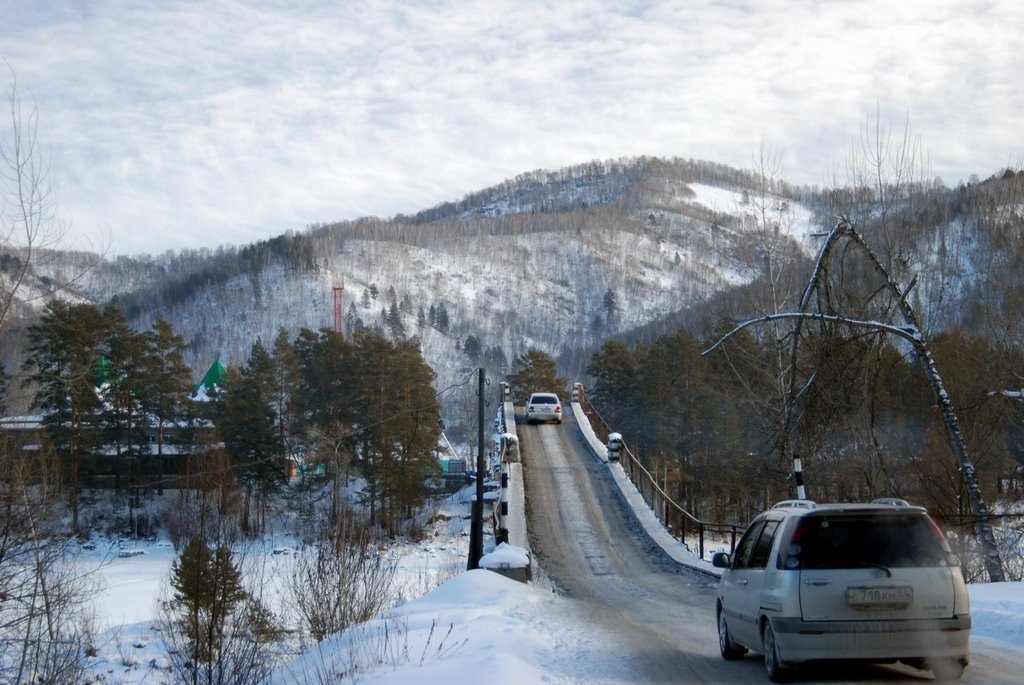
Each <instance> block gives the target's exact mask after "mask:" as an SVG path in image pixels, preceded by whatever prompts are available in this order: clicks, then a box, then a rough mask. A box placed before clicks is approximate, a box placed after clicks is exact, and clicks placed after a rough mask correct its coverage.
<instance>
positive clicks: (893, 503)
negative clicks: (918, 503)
mask: <svg viewBox="0 0 1024 685" xmlns="http://www.w3.org/2000/svg"><path fill="white" fill-rule="evenodd" d="M871 503H872V504H886V505H888V506H890V507H912V506H914V505H912V504H911V503H910V502H908V501H907V500H905V499H900V498H899V497H878V498H877V499H873V500H871Z"/></svg>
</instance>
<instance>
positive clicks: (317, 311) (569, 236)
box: [6, 157, 1024, 406]
mask: <svg viewBox="0 0 1024 685" xmlns="http://www.w3.org/2000/svg"><path fill="white" fill-rule="evenodd" d="M1019 180H1020V179H1019V178H1018V176H1016V175H1014V174H1013V172H1006V173H1005V174H1002V175H1000V176H999V177H993V178H991V179H989V180H987V181H985V182H982V183H977V184H972V185H969V186H960V187H958V188H953V189H951V188H947V187H945V186H943V185H942V184H941V183H939V182H934V183H931V184H922V185H919V186H918V187H916V189H915V192H914V194H913V196H912V199H913V203H910V202H909V201H905V202H904V206H903V207H902V209H901V213H900V217H901V218H900V221H902V222H904V223H905V225H904V226H903V228H901V229H900V230H901V231H902V233H901V234H900V236H899V241H900V246H899V247H897V248H896V249H895V251H894V252H893V254H894V255H896V258H897V259H899V260H903V261H904V262H905V263H906V264H907V267H908V269H912V270H913V272H914V274H916V276H917V281H916V283H915V288H914V290H913V291H912V295H913V297H914V298H915V302H917V303H918V304H919V305H920V306H921V308H922V310H923V311H924V312H925V313H926V315H925V319H926V320H927V321H928V324H929V326H932V327H936V328H937V329H939V330H944V329H947V328H949V327H950V326H953V325H957V324H962V325H965V326H969V327H972V328H974V329H978V330H981V329H989V330H992V329H993V328H999V329H1000V331H1001V332H1002V333H1006V334H1012V335H1014V336H1016V338H1017V339H1018V340H1019V339H1020V336H1021V335H1022V331H1021V330H1020V328H1021V327H1022V325H1024V324H1021V323H1020V322H1016V323H1015V322H1009V321H1003V322H998V321H995V320H994V319H993V317H992V316H991V311H992V310H991V308H990V307H987V306H985V307H983V306H981V305H980V304H978V305H976V304H975V303H976V302H979V303H980V302H982V301H984V302H986V303H991V301H992V298H995V297H999V298H1003V299H1004V300H1006V302H1007V306H1009V305H1010V300H1012V299H1013V298H1014V297H1019V293H1020V292H1024V290H1022V289H1021V288H1018V287H1015V286H1016V278H1017V277H1016V276H1015V274H1019V273H1020V272H1021V271H1020V269H1019V268H1015V267H1017V266H1019V263H1020V262H1019V257H1020V255H1019V254H1018V253H1019V250H1020V248H1019V247H1018V245H1019V243H1020V240H1019V236H1018V237H1017V238H1016V239H1014V237H1013V235H1012V230H1019V228H1017V229H1012V228H1007V227H1008V226H1015V225H1017V224H1013V222H1012V221H1009V220H1008V219H1007V217H1011V218H1012V217H1013V216H1017V217H1018V219H1017V222H1018V224H1019V214H1017V215H1014V214H1012V212H1011V213H1009V214H1008V213H1007V212H1008V211H1009V210H1008V208H1012V207H1013V195H1012V193H1013V192H1015V190H1014V189H1015V188H1017V187H1018V186H1019ZM861 194H863V193H862V191H861V190H859V189H840V190H827V191H825V190H820V189H817V188H807V187H800V188H797V187H792V186H790V185H788V184H786V183H785V182H784V181H781V180H779V179H777V178H772V177H770V176H769V175H766V174H764V173H757V172H750V171H741V170H737V169H732V168H728V167H724V166H722V165H718V164H714V163H710V162H702V161H694V160H682V159H672V160H666V159H656V158H647V157H643V158H632V159H622V160H613V161H605V162H598V161H595V162H590V163H587V164H582V165H579V166H575V167H570V168H566V169H561V170H558V171H553V172H548V171H535V172H531V173H527V174H523V175H521V176H519V177H517V178H515V179H512V180H509V181H506V182H504V183H502V184H499V185H497V186H495V187H492V188H488V189H484V190H481V191H479V192H476V193H473V194H471V195H468V196H466V197H465V198H463V199H462V200H460V201H458V202H451V203H445V204H442V205H439V206H437V207H434V208H431V209H427V210H424V211H423V212H420V213H419V214H416V215H415V216H397V217H394V218H391V219H382V218H373V217H369V218H363V219H359V220H355V221H346V222H340V223H334V224H321V225H316V226H312V227H310V228H309V229H307V230H306V231H304V232H301V233H291V232H290V233H287V234H283V235H281V236H279V237H277V238H274V239H271V240H267V241H262V242H259V243H255V244H252V245H248V246H239V247H235V246H222V247H220V248H217V249H216V250H208V249H203V250H195V251H184V252H181V253H176V254H171V253H168V254H164V255H160V256H149V255H142V256H136V257H118V258H116V259H113V260H100V261H99V262H98V263H97V264H95V265H92V268H90V269H87V270H85V273H84V275H83V276H80V277H78V278H76V279H75V280H73V281H72V284H71V287H70V288H68V289H66V290H64V291H63V292H62V296H65V297H69V298H77V299H81V300H84V301H93V302H96V303H106V302H109V301H111V300H114V301H115V302H116V303H117V304H118V305H119V306H120V307H121V308H122V309H123V311H124V312H125V313H126V316H127V317H128V319H129V321H131V322H132V323H133V324H134V325H135V326H137V327H138V328H139V329H145V328H148V327H149V326H150V325H151V324H152V323H153V321H154V320H156V319H157V318H161V317H162V318H164V319H166V320H167V321H169V322H170V323H171V324H172V326H173V328H174V330H175V331H176V332H178V333H179V334H180V335H182V336H183V337H184V338H185V340H186V341H188V342H189V343H190V344H191V351H190V352H189V356H188V358H187V361H188V362H189V363H190V364H191V365H192V366H193V368H194V370H195V373H196V377H197V379H198V377H199V376H200V375H201V374H202V373H203V371H204V370H205V369H206V367H207V366H209V364H210V363H211V362H212V361H213V360H214V359H217V358H219V359H220V360H221V361H222V362H224V363H225V364H231V363H240V362H241V361H242V360H244V359H245V356H246V354H247V353H248V351H249V349H250V347H251V345H252V343H253V342H254V340H256V339H257V338H261V339H262V340H263V341H265V342H266V341H270V340H272V339H273V338H274V337H275V335H276V334H277V332H278V330H279V329H280V328H282V327H283V328H285V329H286V330H287V331H288V332H289V333H290V334H292V335H294V334H295V333H296V332H297V331H298V330H299V329H300V328H301V327H308V328H312V329H316V328H320V327H333V325H334V302H333V290H332V289H333V288H334V287H337V286H340V287H343V288H344V291H343V312H344V322H343V326H344V329H345V330H346V331H347V332H352V331H353V330H355V329H357V328H360V327H370V328H375V329H379V330H380V331H383V332H385V333H386V334H388V335H389V336H391V337H393V338H396V339H397V338H406V339H408V338H414V337H415V338H417V339H418V340H419V342H420V345H421V346H422V349H423V353H424V356H425V358H426V359H427V361H428V362H429V363H430V364H431V365H432V366H433V367H434V368H435V369H436V371H437V372H438V375H439V380H438V386H439V387H440V388H444V387H447V386H449V385H451V384H453V383H456V382H458V381H460V380H461V379H462V378H463V376H464V375H465V373H466V371H467V370H468V369H470V368H474V367H476V366H480V365H484V366H486V367H488V368H489V369H490V370H491V373H492V374H493V375H495V376H497V375H499V374H504V373H505V372H507V371H508V368H509V363H510V360H513V359H514V358H515V356H516V355H518V354H520V353H522V352H523V351H525V350H527V349H529V348H531V347H537V348H540V349H543V350H545V351H547V352H549V353H551V354H553V355H558V356H560V357H561V359H562V360H563V362H564V366H565V368H564V369H563V371H564V372H565V373H566V374H567V375H568V376H570V377H571V378H581V377H582V376H583V375H584V372H585V367H586V364H587V360H588V358H589V356H588V355H589V353H581V352H580V351H582V350H593V349H595V348H596V347H597V346H598V345H599V344H600V343H601V342H602V341H603V340H604V339H606V338H608V337H613V336H622V337H624V338H626V339H629V338H631V337H633V338H636V337H638V336H639V337H642V336H644V335H648V336H652V335H657V334H660V333H662V332H665V331H667V330H669V329H670V328H671V327H673V326H675V325H676V323H677V322H678V323H682V324H684V325H686V326H687V327H689V328H690V329H691V330H693V331H695V332H697V333H698V334H702V333H705V332H706V331H708V330H710V328H711V327H712V326H714V325H715V324H716V323H717V322H718V321H720V320H722V319H737V318H743V317H744V316H747V315H752V314H757V313H759V312H762V311H764V309H765V306H764V298H763V295H764V294H765V292H766V288H768V287H770V289H771V291H772V292H773V293H774V297H776V305H778V306H782V305H783V304H784V303H785V302H786V301H792V298H793V293H794V292H795V291H798V290H799V287H800V284H801V280H802V279H803V278H805V277H806V274H807V273H808V271H809V269H810V264H811V259H812V258H813V256H814V254H815V251H816V249H817V245H818V244H819V241H820V239H817V238H815V237H813V236H814V235H815V234H819V233H821V232H822V231H823V230H827V229H828V228H829V227H830V226H831V225H832V224H833V223H834V220H835V215H836V211H837V207H838V206H840V205H842V206H847V207H852V206H855V205H856V201H858V200H861V199H862V198H860V195H861ZM906 197H910V196H906ZM901 201H902V200H901ZM1018 201H1019V198H1018ZM862 204H863V203H862ZM911 204H912V206H911ZM904 210H906V211H904ZM873 211H875V210H874V209H870V208H867V209H864V214H863V215H862V216H861V217H855V218H863V219H864V223H865V225H866V229H867V230H868V234H869V235H870V224H872V222H873V221H874V220H875V218H877V217H876V214H872V212H873ZM890 211H895V209H892V208H890ZM911 218H912V219H913V220H914V223H913V225H912V226H911V225H910V219H911ZM1007 231H1010V232H1009V233H1007ZM16 258H17V255H16V253H12V254H10V255H8V257H7V259H16ZM93 259H94V258H93V257H91V256H89V255H82V254H66V253H52V254H49V255H48V258H47V259H45V260H39V261H38V262H37V264H36V265H35V273H34V275H35V279H36V280H35V283H37V284H39V286H40V287H39V288H38V289H35V290H34V292H35V295H36V297H37V298H38V299H37V303H38V302H39V301H42V300H43V299H45V297H44V296H43V291H44V290H45V286H46V285H47V284H53V285H56V284H61V283H64V282H65V281H68V280H70V279H71V278H72V275H74V274H80V273H82V271H83V268H82V267H83V266H86V265H90V264H91V261H90V260H93ZM663 322H668V323H663ZM1010 329H1013V330H1012V331H1011V330H1010ZM645 331H646V333H645ZM993 332H994V331H993ZM12 334H16V332H15V333H12ZM17 349H18V346H17V344H16V343H12V341H8V344H7V346H6V356H7V359H8V362H7V368H9V369H13V368H17V366H18V364H19V360H18V353H17ZM449 406H450V398H449Z"/></svg>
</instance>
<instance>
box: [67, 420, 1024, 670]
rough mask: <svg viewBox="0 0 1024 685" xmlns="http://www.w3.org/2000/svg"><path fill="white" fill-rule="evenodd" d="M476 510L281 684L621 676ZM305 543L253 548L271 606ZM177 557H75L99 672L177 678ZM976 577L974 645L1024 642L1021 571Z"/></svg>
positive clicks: (464, 513)
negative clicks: (169, 610) (170, 621)
mask: <svg viewBox="0 0 1024 685" xmlns="http://www.w3.org/2000/svg"><path fill="white" fill-rule="evenodd" d="M588 427H589V426H584V434H585V435H586V433H587V431H586V428H588ZM588 437H589V436H588ZM595 440H596V438H595ZM611 468H612V472H613V476H614V477H615V479H616V480H617V481H618V482H619V484H620V487H622V488H623V492H624V493H625V494H626V500H627V501H628V502H629V503H630V506H632V507H633V509H634V510H635V511H636V512H637V515H638V517H639V518H640V520H641V522H642V524H643V526H644V528H645V529H647V530H648V532H649V534H651V536H652V537H653V538H654V539H655V541H656V542H657V543H658V544H659V545H661V546H662V547H663V548H665V549H666V551H667V552H669V554H670V556H672V557H673V558H675V559H676V560H677V561H679V562H680V563H683V564H688V565H693V566H696V567H699V568H700V569H701V570H702V571H705V572H714V569H712V568H711V566H710V564H708V563H707V562H706V561H704V560H699V559H697V558H696V557H694V556H693V555H692V554H691V553H690V552H689V551H688V550H687V549H686V547H684V546H683V545H682V544H681V543H679V542H678V541H676V540H675V539H674V538H672V537H671V536H670V535H668V534H667V533H666V532H665V531H664V529H661V530H659V529H658V528H659V525H658V524H657V521H656V519H654V516H653V513H652V512H651V510H650V509H649V508H648V507H647V506H646V505H645V504H644V503H643V500H642V499H641V498H640V497H639V496H638V495H637V496H631V493H630V492H629V489H630V488H632V489H633V490H634V491H635V488H633V486H632V484H631V483H629V481H628V480H625V476H624V474H622V470H621V467H620V466H619V465H618V464H613V465H612V467H611ZM469 512H470V492H469V491H468V490H463V491H462V492H460V493H457V494H456V495H453V496H452V497H450V498H447V499H446V500H445V501H444V502H442V503H441V504H440V505H439V506H438V508H437V511H436V514H437V515H436V516H435V517H434V518H435V523H434V524H433V526H432V527H431V528H429V529H428V531H427V536H426V538H425V539H424V540H423V541H421V542H419V543H408V542H407V543H404V544H398V545H396V546H395V548H394V550H393V551H394V554H395V555H396V558H397V572H396V575H395V596H396V599H397V602H398V603H397V606H396V607H395V608H393V609H391V610H390V611H387V612H385V613H383V614H382V615H381V616H379V617H378V618H376V619H375V620H373V621H370V622H369V623H367V624H365V625H363V626H361V627H359V628H358V629H353V630H350V631H348V632H347V633H346V634H345V635H343V636H337V637H334V638H328V639H327V640H325V641H324V642H322V643H321V644H319V645H311V646H307V648H306V649H305V650H303V651H300V650H299V649H297V647H296V646H292V647H291V651H290V652H286V653H284V654H282V658H281V665H280V666H279V667H278V669H277V670H276V671H275V674H274V678H273V681H272V682H274V683H275V684H277V685H306V684H319V683H327V682H330V683H345V682H364V683H381V684H391V683H393V684H395V685H398V684H404V683H411V682H416V683H419V684H420V685H433V684H435V683H436V684H438V685H454V684H456V683H471V682H477V681H478V680H480V677H481V675H480V674H486V680H487V681H488V683H492V684H493V685H502V684H503V683H509V684H510V685H512V684H513V683H514V684H515V685H531V684H533V683H537V684H541V683H543V684H545V685H550V684H551V683H560V684H563V685H572V684H575V683H580V684H581V685H582V684H583V683H614V682H621V681H619V680H615V679H614V677H613V676H609V675H607V672H606V671H605V670H602V664H603V663H604V662H605V660H606V658H607V655H608V653H609V652H610V650H613V649H614V648H615V646H616V642H615V638H614V636H612V635H607V634H602V633H597V632H595V631H594V630H593V629H592V628H591V627H590V626H589V625H588V622H587V621H585V620H583V619H581V617H580V616H579V614H578V608H577V607H576V605H575V604H574V602H573V601H572V600H571V599H567V598H564V597H561V596H559V595H557V594H555V593H554V592H553V591H552V589H551V588H550V587H548V586H547V585H546V584H545V583H544V582H543V581H541V582H535V583H532V584H530V585H525V584H522V583H518V582H515V581H512V580H508V579H506V578H504V577H502V576H500V575H498V574H496V573H492V572H490V571H483V570H480V571H471V572H465V571H463V569H464V568H465V563H466V555H467V550H468V530H469V519H468V517H469ZM300 548H301V545H300V544H299V543H298V542H297V541H296V540H294V539H293V538H290V537H288V536H287V535H277V536H271V537H269V538H268V539H266V540H264V541H262V543H261V545H260V546H259V547H257V548H255V549H252V550H250V551H249V552H248V553H247V554H248V559H249V561H250V563H252V562H254V561H255V562H260V561H262V562H264V563H257V564H255V565H256V566H258V567H260V568H261V570H262V578H261V586H262V588H263V590H264V592H265V594H264V597H265V598H267V599H268V600H269V601H268V603H269V604H270V606H271V607H273V608H275V609H277V610H278V611H281V612H282V613H284V614H287V612H286V611H283V610H284V609H285V607H283V606H281V602H280V601H278V602H277V605H275V602H274V599H275V596H279V593H280V588H281V583H282V582H283V581H284V580H285V579H286V578H287V576H288V572H289V570H290V568H291V564H292V562H293V560H294V555H295V554H296V553H297V550H299V549H300ZM710 553H711V552H710V551H708V555H710ZM174 557H175V554H174V550H173V548H172V547H171V546H170V544H169V543H167V542H162V541H155V542H144V543H140V544H138V545H134V546H125V545H123V544H122V545H121V546H118V545H108V546H107V547H106V548H104V546H103V545H97V547H96V549H93V550H82V551H81V553H80V555H79V558H78V560H77V563H79V564H81V565H83V566H84V567H88V568H95V569H96V571H97V575H98V576H99V577H100V578H101V580H102V589H101V590H99V591H98V592H97V593H96V596H95V597H96V624H97V626H99V627H100V628H101V630H100V631H99V633H98V639H97V647H98V655H97V656H96V657H94V658H92V659H90V669H91V672H92V675H93V679H94V682H96V683H104V684H107V683H118V684H121V685H142V684H143V683H153V684H156V685H161V684H170V683H171V676H170V673H169V672H168V670H167V666H168V659H167V656H166V653H165V648H164V645H163V642H162V641H161V637H160V633H159V631H158V630H157V629H156V625H155V619H156V617H157V599H158V598H159V597H160V596H161V595H162V594H164V593H165V592H166V587H167V581H168V577H169V573H170V568H171V563H172V562H173V560H174ZM969 589H970V594H971V613H972V616H973V630H972V638H971V639H972V642H973V644H975V645H978V644H979V643H985V644H986V645H988V646H991V648H992V650H993V651H1009V652H1011V653H1014V654H1022V653H1024V583H1020V582H1010V583H993V584H975V585H970V586H969ZM353 664H355V665H356V670H355V672H353V671H352V665H353ZM609 678H612V679H609Z"/></svg>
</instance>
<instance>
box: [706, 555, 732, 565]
mask: <svg viewBox="0 0 1024 685" xmlns="http://www.w3.org/2000/svg"><path fill="white" fill-rule="evenodd" d="M711 565H712V566H714V567H715V568H729V567H731V566H732V558H731V557H730V556H729V553H728V552H715V554H714V556H712V557H711Z"/></svg>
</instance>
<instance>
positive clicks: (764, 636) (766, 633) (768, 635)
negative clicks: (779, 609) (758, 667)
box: [761, 621, 786, 683]
mask: <svg viewBox="0 0 1024 685" xmlns="http://www.w3.org/2000/svg"><path fill="white" fill-rule="evenodd" d="M761 652H762V654H764V670H765V673H767V674H768V680H770V681H772V682H773V683H781V682H784V681H785V676H786V666H785V664H783V663H782V660H780V659H779V646H778V644H777V643H776V642H775V631H774V630H772V624H771V622H770V621H765V622H764V628H762V629H761Z"/></svg>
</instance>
